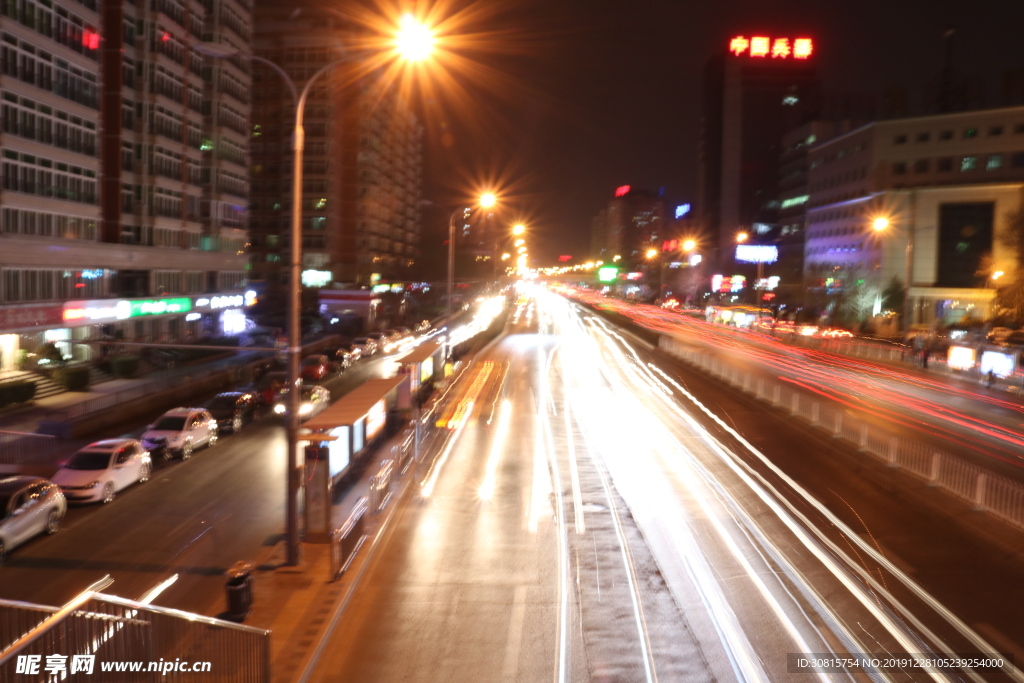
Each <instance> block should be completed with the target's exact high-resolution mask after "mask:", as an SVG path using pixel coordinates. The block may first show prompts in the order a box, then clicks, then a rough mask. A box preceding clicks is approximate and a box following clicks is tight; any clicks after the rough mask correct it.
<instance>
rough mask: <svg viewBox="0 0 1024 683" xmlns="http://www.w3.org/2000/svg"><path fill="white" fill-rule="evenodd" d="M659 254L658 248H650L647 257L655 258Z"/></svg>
mask: <svg viewBox="0 0 1024 683" xmlns="http://www.w3.org/2000/svg"><path fill="white" fill-rule="evenodd" d="M657 255H658V250H657V249H648V250H647V258H654V257H655V256H657Z"/></svg>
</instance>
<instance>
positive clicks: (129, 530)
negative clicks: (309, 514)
mask: <svg viewBox="0 0 1024 683" xmlns="http://www.w3.org/2000/svg"><path fill="white" fill-rule="evenodd" d="M382 362H383V361H382V360H380V359H373V360H366V361H360V362H358V363H357V364H356V365H355V366H353V367H352V368H350V369H349V370H347V371H346V372H345V373H343V374H342V375H341V376H339V377H335V378H331V379H329V380H327V381H326V382H325V383H324V386H326V387H328V389H330V391H331V397H332V400H337V399H338V398H340V397H341V396H342V395H343V394H344V393H346V392H347V391H350V390H352V389H353V388H355V387H356V386H358V385H360V384H361V383H362V382H364V381H365V380H366V379H368V378H369V377H371V376H377V375H379V373H380V372H381V368H382V366H381V364H382ZM155 417H157V416H156V415H154V416H153V418H155ZM144 428H145V423H142V424H123V425H119V426H117V427H115V428H112V429H111V430H109V434H106V435H94V437H93V439H91V440H93V441H95V440H99V439H100V438H105V437H113V436H122V435H127V436H132V437H136V438H137V437H138V436H140V435H141V433H142V431H143V430H144ZM285 447H286V443H285V435H284V425H283V422H282V421H281V420H280V419H277V418H274V417H267V418H264V419H262V420H260V421H258V422H255V423H253V424H252V425H250V426H248V427H246V428H245V429H244V430H243V431H242V432H240V433H239V434H237V435H223V436H222V437H221V438H220V440H219V441H218V443H217V445H216V446H214V447H213V448H210V449H204V450H200V451H197V452H196V453H195V454H194V455H193V457H192V458H191V459H189V460H187V461H184V462H182V461H180V460H177V459H174V460H170V461H163V460H160V459H158V460H157V461H156V462H155V469H154V472H153V476H152V478H151V479H150V481H149V482H147V483H145V484H136V485H135V486H132V487H130V488H128V489H126V490H125V491H122V492H121V493H119V494H118V496H117V498H116V499H115V500H114V501H113V502H111V503H110V504H108V505H96V504H93V505H72V506H69V511H68V514H67V516H66V518H65V522H64V527H63V529H62V530H61V531H60V532H59V533H57V534H55V535H53V536H38V537H36V538H35V539H33V540H31V541H29V542H28V543H26V544H25V545H22V546H19V547H18V548H15V549H14V550H13V551H12V552H11V553H10V555H9V557H8V558H7V560H6V561H5V563H4V564H3V565H0V598H7V599H13V600H23V601H27V602H34V603H39V604H44V605H61V604H63V603H64V602H66V601H67V600H69V599H70V598H72V597H74V596H75V595H77V594H78V593H79V592H80V591H82V590H83V589H84V588H85V587H86V586H88V585H89V584H91V583H92V582H94V581H96V580H97V579H99V578H101V577H102V576H103V575H104V574H110V575H111V576H112V577H113V578H114V584H113V585H112V586H111V588H110V589H109V591H110V592H112V593H113V594H115V595H121V596H124V597H127V598H137V597H139V596H140V595H142V594H143V593H145V592H146V591H147V590H148V589H150V588H152V587H153V586H155V585H156V584H158V583H160V582H161V581H163V580H164V579H166V578H167V577H168V576H170V575H172V574H175V573H177V574H178V575H179V578H178V581H177V582H176V583H175V584H174V585H172V586H171V587H170V588H168V589H167V590H166V591H165V592H164V593H163V594H162V595H161V597H160V598H159V599H158V600H157V601H156V603H157V604H160V605H165V606H169V607H175V608H179V609H184V610H188V611H193V612H199V613H203V614H214V615H215V614H217V613H219V611H220V609H221V607H220V606H221V605H222V604H223V599H224V598H223V594H224V580H225V579H224V572H225V571H226V570H227V569H228V568H229V567H230V566H231V565H232V564H234V563H235V562H236V561H239V560H252V559H253V558H254V556H255V555H256V554H258V553H259V551H260V548H261V546H263V545H265V544H272V543H274V542H275V541H276V540H277V538H278V536H279V534H280V533H281V532H282V530H283V528H284V498H285V482H284V473H285V452H286V451H285Z"/></svg>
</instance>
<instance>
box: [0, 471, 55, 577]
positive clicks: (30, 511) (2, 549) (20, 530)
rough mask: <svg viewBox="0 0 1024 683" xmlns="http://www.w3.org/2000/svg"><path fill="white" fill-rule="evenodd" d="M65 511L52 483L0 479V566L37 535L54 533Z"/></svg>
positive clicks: (42, 480) (27, 477)
mask: <svg viewBox="0 0 1024 683" xmlns="http://www.w3.org/2000/svg"><path fill="white" fill-rule="evenodd" d="M67 510H68V504H67V501H65V500H64V494H63V493H61V492H60V489H59V488H57V486H56V485H55V484H54V483H53V482H52V481H47V480H46V479H42V478H40V477H30V476H25V475H19V476H13V477H4V478H2V479H0V563H2V562H3V560H4V555H5V554H6V553H7V552H9V551H10V550H11V549H12V548H15V547H16V546H19V545H21V544H22V543H24V542H25V541H27V540H29V539H30V538H32V537H33V536H35V535H36V534H41V533H42V532H44V531H45V532H46V533H48V534H53V533H56V532H57V531H58V530H59V529H60V523H61V520H63V519H64V513H65V512H67Z"/></svg>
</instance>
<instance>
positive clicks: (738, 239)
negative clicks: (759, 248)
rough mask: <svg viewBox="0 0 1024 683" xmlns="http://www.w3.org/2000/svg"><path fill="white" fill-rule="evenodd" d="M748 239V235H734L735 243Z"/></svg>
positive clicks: (743, 233)
mask: <svg viewBox="0 0 1024 683" xmlns="http://www.w3.org/2000/svg"><path fill="white" fill-rule="evenodd" d="M748 237H750V235H748V234H747V233H745V232H741V233H740V234H738V235H736V241H737V242H746V241H747V238H748Z"/></svg>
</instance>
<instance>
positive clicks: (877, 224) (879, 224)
mask: <svg viewBox="0 0 1024 683" xmlns="http://www.w3.org/2000/svg"><path fill="white" fill-rule="evenodd" d="M871 227H872V228H874V229H875V230H876V231H877V232H881V231H882V230H885V229H886V228H888V227H889V219H888V218H883V217H878V218H876V219H875V220H873V221H871Z"/></svg>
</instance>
